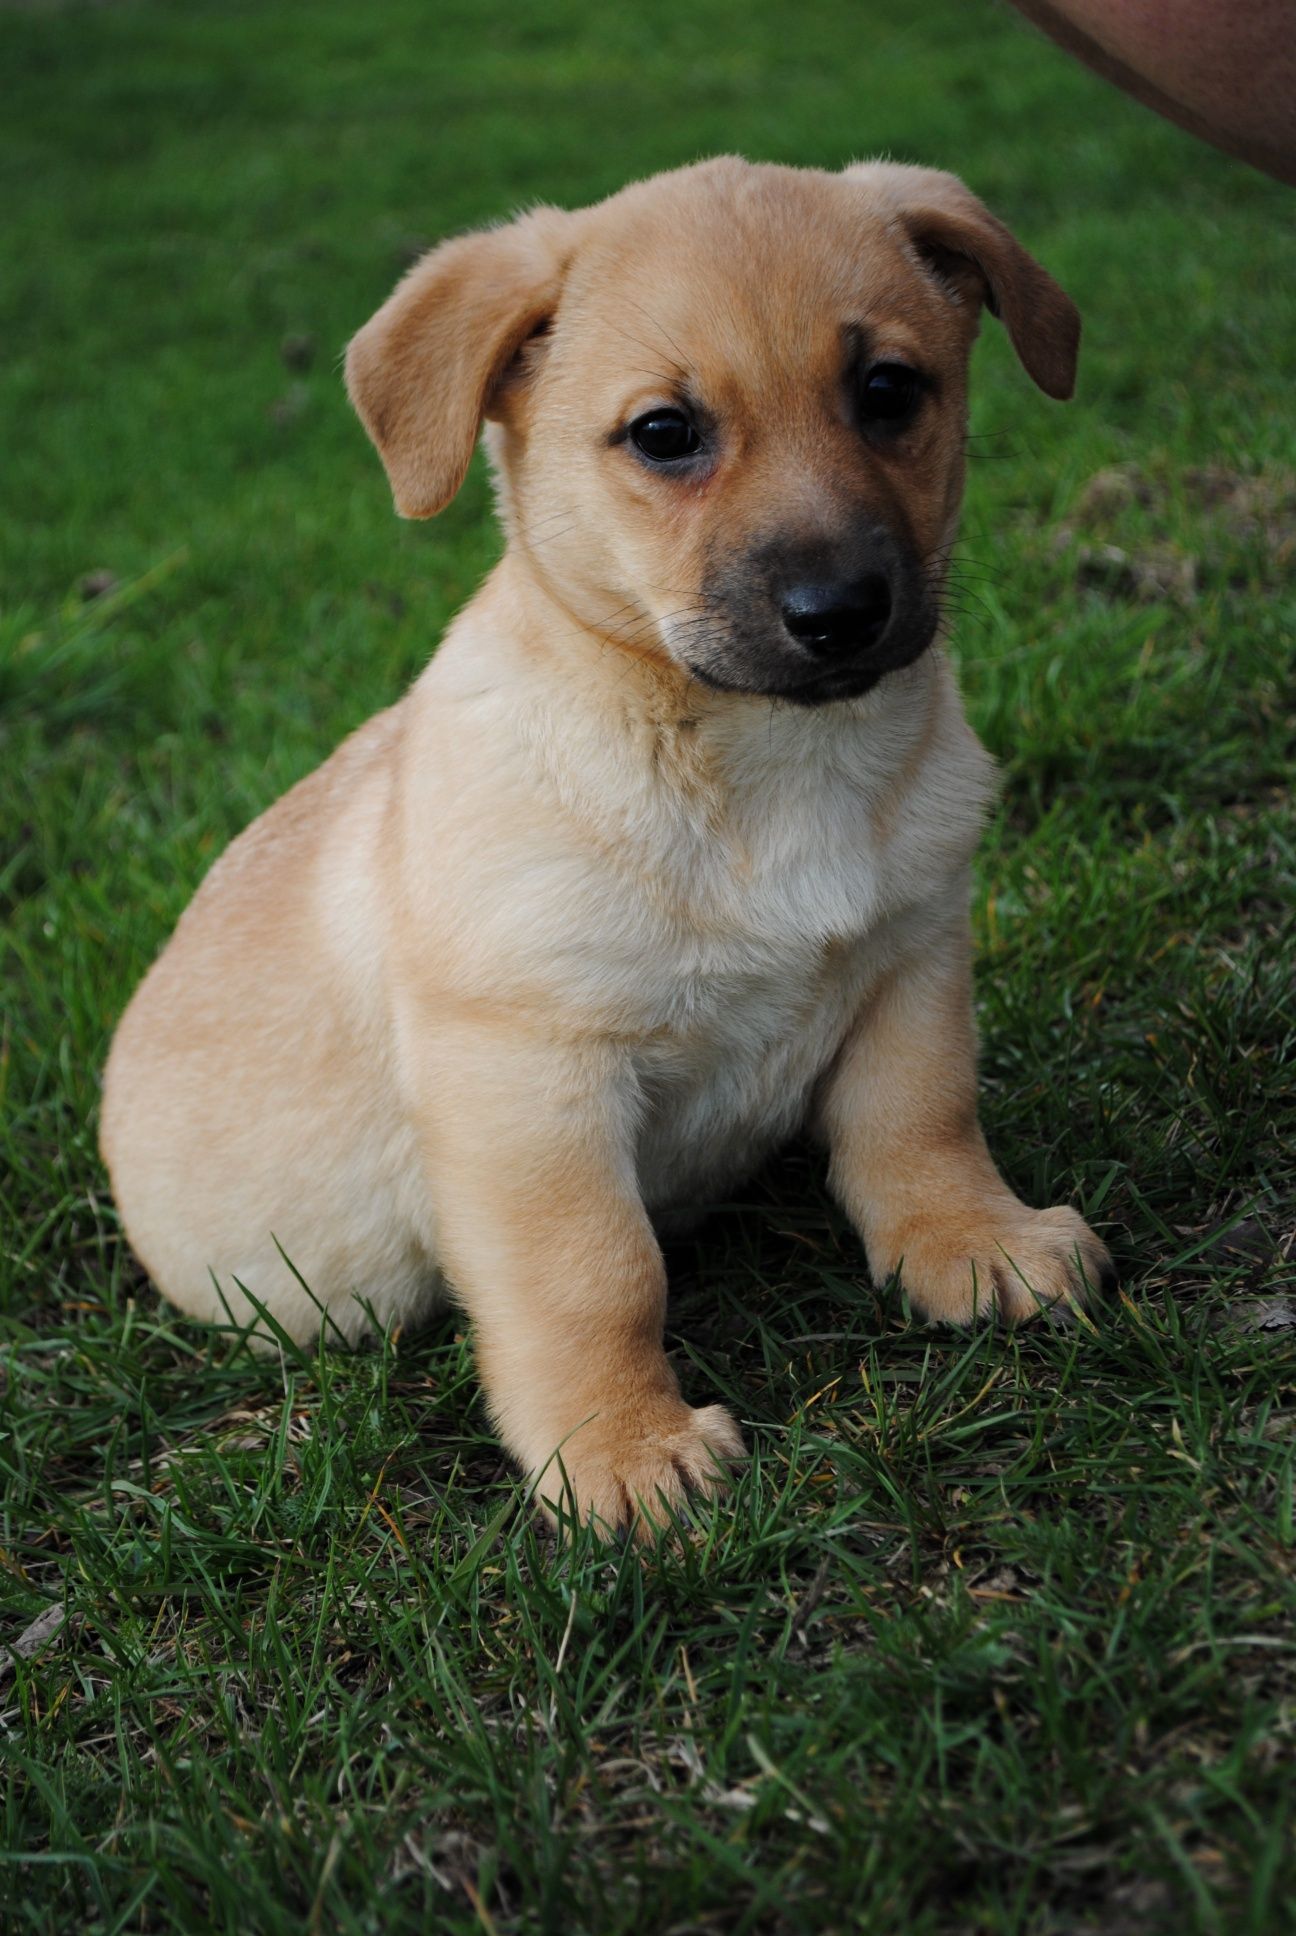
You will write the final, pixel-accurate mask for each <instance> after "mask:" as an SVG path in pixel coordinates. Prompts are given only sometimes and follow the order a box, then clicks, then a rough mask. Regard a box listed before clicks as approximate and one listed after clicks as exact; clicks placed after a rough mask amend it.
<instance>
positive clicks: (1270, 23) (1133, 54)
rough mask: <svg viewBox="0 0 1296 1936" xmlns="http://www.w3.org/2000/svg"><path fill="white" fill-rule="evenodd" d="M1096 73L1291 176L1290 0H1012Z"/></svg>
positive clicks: (1295, 91) (1295, 6) (1294, 3)
mask: <svg viewBox="0 0 1296 1936" xmlns="http://www.w3.org/2000/svg"><path fill="white" fill-rule="evenodd" d="M1013 4H1014V5H1015V6H1016V7H1017V8H1018V10H1019V11H1020V12H1021V13H1024V14H1025V15H1026V17H1027V19H1028V20H1031V21H1033V22H1034V23H1035V25H1036V26H1037V27H1042V28H1043V30H1044V32H1045V33H1047V34H1049V35H1051V36H1052V38H1053V39H1054V40H1055V41H1056V42H1057V43H1058V45H1059V47H1065V49H1066V50H1067V52H1068V53H1069V54H1074V55H1075V56H1076V58H1077V60H1082V61H1084V63H1085V65H1086V66H1088V67H1092V68H1093V70H1094V72H1095V73H1096V74H1101V75H1102V77H1103V79H1104V80H1108V81H1112V82H1114V84H1115V85H1116V86H1117V87H1122V88H1124V90H1125V92H1126V93H1127V94H1132V95H1133V96H1134V98H1135V100H1136V101H1141V102H1142V103H1143V105H1144V106H1145V107H1149V108H1154V109H1155V110H1156V112H1157V113H1158V114H1163V115H1165V117H1166V119H1167V120H1168V121H1174V122H1175V123H1177V125H1178V126H1179V127H1181V128H1186V129H1187V130H1188V132H1189V133H1190V134H1195V135H1198V136H1200V137H1201V139H1202V140H1203V141H1210V142H1212V143H1213V144H1214V145H1215V147H1217V148H1223V149H1224V150H1225V152H1226V153H1227V154H1230V155H1236V156H1237V157H1238V158H1239V160H1241V161H1248V162H1250V163H1251V166H1252V167H1253V168H1262V169H1264V171H1265V173H1266V174H1269V175H1274V176H1276V177H1277V179H1278V180H1279V181H1282V182H1288V183H1290V184H1292V185H1293V186H1296V0H1013Z"/></svg>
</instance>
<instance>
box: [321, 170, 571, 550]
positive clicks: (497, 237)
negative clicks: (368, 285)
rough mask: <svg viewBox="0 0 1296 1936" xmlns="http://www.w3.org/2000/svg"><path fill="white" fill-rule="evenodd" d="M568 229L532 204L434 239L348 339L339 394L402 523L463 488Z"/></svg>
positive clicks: (550, 300)
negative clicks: (372, 451)
mask: <svg viewBox="0 0 1296 1936" xmlns="http://www.w3.org/2000/svg"><path fill="white" fill-rule="evenodd" d="M572 227H573V219H572V217H571V216H569V215H565V214H564V213H563V212H562V211H561V210H560V209H556V208H537V209H534V210H533V211H532V212H531V213H530V214H529V215H523V216H521V217H519V219H518V220H517V221H516V222H510V223H509V224H508V226H507V227H505V228H498V229H485V230H482V231H480V232H479V233H477V234H474V235H461V236H457V237H456V238H455V239H454V241H452V242H443V243H442V244H441V246H440V248H438V249H433V250H432V252H431V254H430V255H426V256H424V257H423V260H422V261H421V262H418V263H416V264H415V266H414V268H412V269H411V270H410V272H409V274H408V275H407V276H406V277H405V280H404V281H403V282H401V283H399V284H398V285H397V287H396V289H395V290H394V291H393V292H392V294H391V295H390V296H389V297H388V298H387V301H386V302H385V303H384V304H383V306H382V308H381V309H380V310H379V311H378V313H377V315H375V316H372V317H371V318H370V319H369V321H368V322H367V323H366V324H365V326H364V328H363V329H362V330H361V331H360V332H359V333H358V335H356V336H354V337H353V338H352V339H351V343H350V346H349V348H348V349H347V355H346V384H347V392H348V394H349V396H350V398H351V401H352V403H353V404H354V405H355V408H356V411H357V413H358V414H359V417H360V421H361V422H362V423H363V425H364V427H365V429H366V430H367V431H368V432H369V435H370V436H371V437H372V438H373V441H374V443H375V445H376V446H377V449H378V455H379V456H380V457H381V458H382V460H383V463H384V465H385V466H386V469H387V476H388V478H389V479H390V481H391V487H392V495H393V497H394V498H395V500H396V509H397V510H398V511H399V512H400V514H401V516H402V517H405V518H430V517H435V515H436V513H437V512H438V511H440V510H443V509H444V508H445V506H446V505H447V504H448V503H449V502H450V500H451V498H452V497H453V496H454V494H455V492H456V491H457V490H458V489H459V486H460V485H461V484H462V483H463V480H464V475H465V473H466V471H467V469H468V465H469V462H470V461H471V458H472V454H473V449H474V447H475V445H476V442H477V433H478V431H479V429H480V428H481V421H482V418H483V417H484V416H485V415H487V414H488V412H489V411H490V410H491V407H492V404H493V403H495V402H498V401H499V400H500V396H501V393H502V391H503V389H504V388H505V387H506V382H505V379H506V377H507V376H508V374H509V370H510V365H511V364H512V363H513V360H514V358H515V357H516V356H517V353H518V351H519V350H520V349H521V347H522V345H523V344H524V343H525V342H526V340H527V338H528V337H530V336H535V335H537V334H540V333H541V332H542V331H543V330H544V327H545V325H546V324H547V323H548V321H549V319H550V317H551V316H552V315H553V312H554V309H555V308H556V306H557V302H558V294H559V290H560V288H561V285H562V278H563V273H564V270H565V269H566V266H567V260H568V256H569V254H570V248H571V230H572Z"/></svg>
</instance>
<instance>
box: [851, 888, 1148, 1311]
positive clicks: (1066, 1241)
mask: <svg viewBox="0 0 1296 1936" xmlns="http://www.w3.org/2000/svg"><path fill="white" fill-rule="evenodd" d="M823 1121H824V1127H825V1129H826V1131H827V1135H828V1141H829V1148H830V1151H831V1169H830V1180H831V1182H832V1186H833V1189H834V1192H835V1194H836V1195H837V1197H838V1199H839V1200H840V1201H841V1203H842V1204H843V1205H844V1206H845V1208H846V1210H847V1211H848V1212H849V1214H850V1216H851V1219H852V1221H853V1222H854V1223H855V1225H856V1227H857V1228H858V1230H859V1231H860V1234H861V1235H862V1237H863V1239H864V1243H865V1248H866V1250H867V1252H868V1260H869V1268H870V1270H871V1271H872V1273H873V1277H874V1279H875V1281H877V1282H879V1283H881V1282H882V1281H883V1280H884V1279H885V1278H887V1277H889V1276H891V1274H892V1273H893V1272H895V1271H899V1273H900V1276H901V1279H902V1280H903V1282H904V1286H905V1289H906V1290H907V1291H908V1293H909V1297H910V1299H911V1301H912V1303H913V1305H914V1307H915V1308H916V1309H917V1310H918V1311H919V1312H920V1313H921V1314H922V1316H924V1317H926V1318H929V1319H944V1320H945V1321H947V1322H949V1323H953V1324H968V1323H970V1322H971V1321H972V1320H973V1318H974V1317H977V1316H989V1315H991V1314H992V1313H995V1312H997V1313H998V1314H999V1315H1000V1316H1002V1317H1005V1318H1009V1319H1021V1318H1028V1317H1031V1316H1033V1315H1034V1313H1035V1312H1036V1311H1038V1310H1039V1308H1040V1305H1041V1303H1043V1304H1052V1303H1055V1302H1057V1301H1058V1300H1059V1299H1067V1298H1074V1299H1075V1300H1076V1301H1077V1302H1083V1301H1084V1297H1085V1294H1086V1289H1087V1288H1088V1287H1093V1286H1096V1285H1098V1284H1099V1283H1102V1282H1104V1281H1106V1280H1108V1279H1109V1278H1110V1276H1111V1270H1112V1266H1111V1259H1110V1257H1109V1256H1108V1254H1107V1250H1106V1247H1105V1245H1104V1244H1103V1243H1102V1242H1101V1241H1100V1239H1099V1238H1097V1237H1096V1236H1095V1235H1094V1233H1093V1231H1092V1230H1090V1228H1089V1226H1088V1225H1087V1224H1086V1223H1085V1222H1084V1220H1083V1218H1081V1217H1080V1216H1078V1215H1077V1214H1076V1212H1075V1211H1074V1210H1070V1209H1066V1208H1058V1209H1053V1210H1031V1209H1028V1208H1027V1206H1026V1205H1025V1204H1024V1203H1022V1202H1021V1201H1020V1200H1019V1199H1018V1198H1017V1197H1015V1196H1014V1195H1013V1193H1012V1191H1011V1190H1010V1189H1009V1188H1008V1186H1007V1184H1006V1183H1005V1182H1004V1181H1003V1179H1002V1177H1001V1176H1000V1175H999V1172H998V1171H997V1170H996V1168H995V1166H994V1163H993V1162H992V1160H991V1157H990V1152H989V1150H988V1149H987V1148H986V1143H985V1138H984V1136H983V1135H982V1133H981V1126H980V1123H979V1122H978V1120H977V1102H976V1038H975V1029H974V1023H973V1018H972V986H971V943H970V935H969V932H968V925H967V920H966V916H964V915H963V914H962V913H961V912H960V914H959V915H958V917H957V918H955V919H953V920H951V922H950V923H949V925H948V927H947V929H946V930H945V932H944V933H943V935H942V936H941V937H939V938H938V939H937V940H936V941H935V942H933V943H932V944H931V945H930V946H928V947H926V948H925V949H923V951H922V952H921V953H920V954H917V955H915V956H914V957H912V958H910V959H909V960H907V961H904V962H902V963H901V964H900V965H899V966H898V967H896V968H894V969H893V970H892V971H891V972H890V974H889V975H888V976H887V977H886V979H885V980H884V981H883V983H882V985H881V986H880V987H879V988H878V989H876V990H875V991H874V992H873V994H872V995H871V996H870V997H869V999H868V1001H867V1002H866V1004H865V1006H864V1008H863V1010H862V1012H861V1013H860V1015H859V1017H858V1019H857V1021H856V1024H855V1027H854V1030H853V1032H852V1034H851V1036H850V1037H849V1039H848V1041H847V1043H846V1046H845V1048H844V1050H843V1052H842V1055H841V1057H840V1059H839V1061H838V1063H837V1066H836V1067H835V1069H834V1071H833V1074H832V1076H831V1079H830V1081H829V1084H828V1087H827V1089H826V1092H825V1095H824V1102H823Z"/></svg>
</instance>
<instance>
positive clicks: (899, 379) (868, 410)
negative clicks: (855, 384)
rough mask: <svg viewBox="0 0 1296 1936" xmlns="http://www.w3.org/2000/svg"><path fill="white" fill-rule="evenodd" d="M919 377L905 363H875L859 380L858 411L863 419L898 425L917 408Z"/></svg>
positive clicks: (904, 421) (919, 395)
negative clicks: (862, 379) (861, 379)
mask: <svg viewBox="0 0 1296 1936" xmlns="http://www.w3.org/2000/svg"><path fill="white" fill-rule="evenodd" d="M921 401H922V379H921V377H920V376H919V375H918V372H917V370H911V369H910V368H909V366H908V364H907V363H875V364H874V365H873V368H872V369H871V370H868V371H867V372H866V373H865V376H864V381H863V382H862V383H861V384H860V393H859V407H860V415H861V417H862V418H863V419H864V421H865V423H869V424H886V425H888V426H894V427H895V428H897V429H898V428H899V427H900V425H902V424H904V423H906V422H907V421H908V420H909V418H910V417H912V416H914V415H915V413H916V412H917V409H918V405H919V403H920V402H921Z"/></svg>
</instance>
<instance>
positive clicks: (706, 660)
mask: <svg viewBox="0 0 1296 1936" xmlns="http://www.w3.org/2000/svg"><path fill="white" fill-rule="evenodd" d="M703 595H704V599H705V603H706V605H707V608H708V610H709V612H710V613H711V614H712V616H713V619H714V621H715V624H714V626H713V628H712V633H711V639H710V641H709V644H708V647H707V650H706V651H705V652H704V653H700V654H699V655H698V658H697V659H696V660H695V661H693V662H692V663H691V670H692V671H693V672H694V673H695V674H696V675H697V676H698V678H700V679H701V680H703V681H704V683H706V684H707V685H711V686H714V687H717V688H719V689H721V690H723V691H727V692H749V693H759V694H763V695H765V696H767V697H770V698H780V699H787V700H791V701H792V702H793V703H794V704H796V705H802V706H822V705H825V704H827V703H829V702H831V701H832V700H836V699H852V698H858V697H859V695H860V694H861V693H865V692H867V691H868V690H869V688H870V687H872V686H875V685H876V684H877V682H878V680H879V679H881V678H884V677H885V675H886V674H887V673H888V672H894V671H896V670H898V669H899V668H900V667H901V666H906V665H909V664H911V663H912V662H913V660H915V659H916V658H918V657H919V655H920V654H921V653H923V652H925V651H926V649H927V647H928V646H929V645H930V644H931V642H932V639H933V637H934V636H935V632H936V624H937V616H938V614H937V609H936V603H935V599H934V596H933V589H932V587H931V585H930V584H929V582H928V579H927V576H926V574H925V573H924V571H923V569H922V564H921V560H920V559H919V557H918V555H917V552H916V549H915V547H914V546H913V544H912V541H911V540H910V539H909V535H908V533H907V532H899V531H895V530H892V529H890V528H888V527H887V526H886V525H884V524H881V523H880V522H878V521H876V520H875V519H873V518H864V519H861V520H860V521H858V522H852V523H850V524H848V525H847V526H846V527H845V528H844V529H842V530H841V531H839V532H837V533H835V534H833V535H832V536H831V537H829V536H824V537H821V538H815V539H811V540H806V539H805V538H804V536H801V537H791V536H788V535H785V534H779V535H777V536H772V537H767V538H765V539H764V540H763V541H761V542H759V543H758V544H756V545H754V546H752V547H751V548H750V549H748V550H745V551H743V552H740V553H738V554H736V555H735V554H730V555H729V556H728V557H726V558H716V559H714V560H713V562H712V565H711V568H710V570H709V572H708V573H707V577H706V580H705V581H704V587H703Z"/></svg>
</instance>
